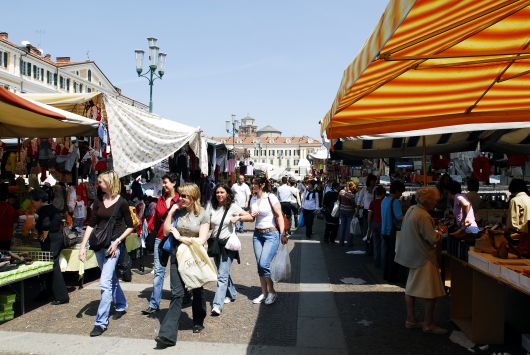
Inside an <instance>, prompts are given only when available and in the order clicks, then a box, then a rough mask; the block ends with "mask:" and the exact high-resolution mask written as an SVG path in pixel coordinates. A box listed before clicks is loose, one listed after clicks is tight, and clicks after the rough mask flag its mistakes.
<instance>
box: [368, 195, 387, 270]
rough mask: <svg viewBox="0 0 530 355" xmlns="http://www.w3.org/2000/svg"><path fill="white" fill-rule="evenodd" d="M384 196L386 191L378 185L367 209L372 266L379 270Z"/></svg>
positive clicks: (381, 256) (381, 254) (381, 255)
mask: <svg viewBox="0 0 530 355" xmlns="http://www.w3.org/2000/svg"><path fill="white" fill-rule="evenodd" d="M385 195H386V190H385V188H384V187H383V186H381V185H378V186H377V187H376V188H375V189H374V197H375V198H374V199H373V200H372V202H370V208H369V209H368V232H367V233H366V234H367V235H371V241H372V245H373V248H374V249H373V253H374V265H375V266H376V267H378V268H380V267H381V266H382V265H383V264H382V260H383V249H382V248H381V245H382V242H383V239H382V238H381V222H382V218H381V202H383V198H384V197H385Z"/></svg>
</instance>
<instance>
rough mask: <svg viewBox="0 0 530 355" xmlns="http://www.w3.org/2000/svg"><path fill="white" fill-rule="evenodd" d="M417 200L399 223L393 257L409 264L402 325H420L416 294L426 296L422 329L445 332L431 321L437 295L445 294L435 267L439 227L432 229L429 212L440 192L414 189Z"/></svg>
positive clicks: (415, 326)
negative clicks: (416, 315)
mask: <svg viewBox="0 0 530 355" xmlns="http://www.w3.org/2000/svg"><path fill="white" fill-rule="evenodd" d="M416 199H417V201H418V204H417V205H415V206H412V207H410V208H409V209H408V211H407V213H406V214H405V217H404V218H403V223H402V225H401V234H400V238H399V243H397V245H396V258H395V261H396V263H398V264H401V265H403V266H405V267H407V268H409V276H408V278H407V286H406V287H405V303H406V305H407V320H406V321H405V328H409V329H410V328H417V327H420V324H419V323H416V319H415V314H414V313H415V312H414V303H415V300H416V298H423V299H424V300H425V318H424V322H423V331H424V332H425V333H432V334H445V333H447V330H446V329H443V328H440V327H439V326H437V325H436V324H435V323H434V319H433V317H434V306H435V304H436V298H439V297H442V296H444V295H445V291H444V286H443V283H442V279H441V277H440V272H439V271H438V269H439V267H438V261H437V258H436V246H435V245H436V244H437V243H440V242H441V234H440V233H443V232H445V227H443V226H442V227H440V229H441V230H440V231H439V230H437V229H435V227H434V221H433V219H432V217H431V216H430V214H429V212H428V211H430V210H432V209H433V208H434V207H435V206H436V204H437V203H438V201H439V200H440V193H439V192H438V189H436V188H434V187H432V188H431V187H426V188H422V189H419V190H418V191H417V192H416Z"/></svg>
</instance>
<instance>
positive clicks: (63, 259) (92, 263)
mask: <svg viewBox="0 0 530 355" xmlns="http://www.w3.org/2000/svg"><path fill="white" fill-rule="evenodd" d="M140 246H141V242H140V237H139V236H138V234H136V233H131V234H130V235H129V236H128V237H127V239H126V240H125V247H126V248H127V252H129V253H130V252H131V251H133V250H136V249H138V248H140ZM13 250H16V251H38V250H40V249H39V248H36V247H32V246H17V247H14V248H13ZM82 264H84V265H82ZM59 265H60V266H61V271H62V272H65V271H70V272H79V273H80V274H81V275H82V274H84V272H83V271H84V270H87V269H93V268H96V267H98V262H97V259H96V254H95V253H94V251H93V250H88V251H87V255H86V259H85V262H84V263H81V262H80V261H79V249H78V248H75V247H74V248H66V249H63V250H62V251H61V255H60V256H59Z"/></svg>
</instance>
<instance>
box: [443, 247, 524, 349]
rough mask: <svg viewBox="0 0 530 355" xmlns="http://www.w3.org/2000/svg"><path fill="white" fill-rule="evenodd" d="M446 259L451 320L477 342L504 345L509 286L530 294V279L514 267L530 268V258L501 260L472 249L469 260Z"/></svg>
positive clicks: (450, 257)
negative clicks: (506, 299) (448, 275)
mask: <svg viewBox="0 0 530 355" xmlns="http://www.w3.org/2000/svg"><path fill="white" fill-rule="evenodd" d="M444 258H445V259H446V261H447V263H446V264H448V266H449V268H450V273H451V296H450V304H451V311H450V312H451V320H452V321H453V322H454V323H455V324H456V325H457V326H458V327H460V329H461V330H462V331H463V332H464V333H465V334H466V335H467V336H468V337H469V338H470V339H471V340H472V341H473V342H475V343H477V344H503V343H504V323H505V318H506V317H505V303H506V302H505V297H506V292H505V291H506V288H507V287H509V288H511V289H513V290H515V291H517V292H518V293H521V294H522V295H523V297H528V296H530V282H529V281H530V278H528V277H526V276H524V275H520V274H518V273H517V272H514V271H513V270H512V268H517V267H524V266H523V265H525V264H526V263H528V265H527V267H528V268H530V260H524V259H498V258H495V257H493V256H492V255H489V254H483V253H477V252H475V251H474V250H473V248H471V250H470V251H469V261H470V262H465V261H463V260H461V259H458V258H456V257H454V256H452V255H449V254H444ZM526 282H528V284H525V283H526Z"/></svg>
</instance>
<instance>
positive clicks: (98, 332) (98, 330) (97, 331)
mask: <svg viewBox="0 0 530 355" xmlns="http://www.w3.org/2000/svg"><path fill="white" fill-rule="evenodd" d="M105 330H107V329H106V328H103V327H102V326H99V325H95V326H94V329H92V331H91V332H90V336H91V337H98V336H100V335H101V334H103V333H105Z"/></svg>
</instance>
